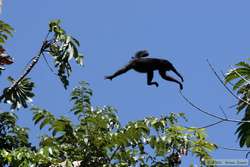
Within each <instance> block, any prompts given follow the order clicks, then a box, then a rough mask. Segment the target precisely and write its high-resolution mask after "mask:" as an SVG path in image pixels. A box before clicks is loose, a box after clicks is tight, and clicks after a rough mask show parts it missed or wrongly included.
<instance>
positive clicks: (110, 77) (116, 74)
mask: <svg viewBox="0 0 250 167" xmlns="http://www.w3.org/2000/svg"><path fill="white" fill-rule="evenodd" d="M130 69H132V63H129V64H127V65H126V66H124V67H123V68H121V69H119V70H118V71H116V72H115V73H114V74H112V75H108V76H105V79H110V80H112V79H113V78H115V77H117V76H118V75H121V74H123V73H125V72H127V71H128V70H130Z"/></svg>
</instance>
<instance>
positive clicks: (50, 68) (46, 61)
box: [42, 53, 56, 75]
mask: <svg viewBox="0 0 250 167" xmlns="http://www.w3.org/2000/svg"><path fill="white" fill-rule="evenodd" d="M42 55H43V59H44V61H45V63H46V64H47V66H48V68H49V70H50V71H51V72H52V73H53V74H55V75H56V73H55V72H54V70H53V69H52V67H51V66H50V65H49V62H48V60H47V59H46V57H45V55H44V54H43V53H42Z"/></svg>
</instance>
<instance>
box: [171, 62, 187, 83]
mask: <svg viewBox="0 0 250 167" xmlns="http://www.w3.org/2000/svg"><path fill="white" fill-rule="evenodd" d="M171 70H172V71H173V72H174V73H175V74H176V75H178V77H180V78H181V81H182V82H184V79H183V77H182V76H181V74H180V73H179V72H178V71H177V70H176V69H175V67H174V66H173V67H172V69H171Z"/></svg>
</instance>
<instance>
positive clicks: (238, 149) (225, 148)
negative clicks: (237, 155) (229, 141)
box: [217, 145, 250, 152]
mask: <svg viewBox="0 0 250 167" xmlns="http://www.w3.org/2000/svg"><path fill="white" fill-rule="evenodd" d="M217 147H218V148H220V149H224V150H229V151H242V152H249V151H250V149H240V148H229V147H223V146H218V145H217Z"/></svg>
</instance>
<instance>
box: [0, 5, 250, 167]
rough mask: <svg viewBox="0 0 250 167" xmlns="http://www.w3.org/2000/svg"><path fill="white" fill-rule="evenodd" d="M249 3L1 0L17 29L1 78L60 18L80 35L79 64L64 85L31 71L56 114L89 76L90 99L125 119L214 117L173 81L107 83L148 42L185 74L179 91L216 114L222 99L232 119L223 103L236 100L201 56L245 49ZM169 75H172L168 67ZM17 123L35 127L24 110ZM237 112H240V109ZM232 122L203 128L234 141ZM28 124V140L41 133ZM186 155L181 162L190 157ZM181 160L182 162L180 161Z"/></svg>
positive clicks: (131, 76) (214, 58)
mask: <svg viewBox="0 0 250 167" xmlns="http://www.w3.org/2000/svg"><path fill="white" fill-rule="evenodd" d="M249 5H250V2H249V1H247V0H242V1H233V0H220V1H218V0H210V1H200V0H189V1H170V0H158V1H145V0H126V1H117V0H106V1H97V0H83V1H62V0H61V1H59V0H53V1H51V0H43V1H32V0H26V1H7V0H6V1H4V7H3V13H2V19H3V20H4V21H6V22H8V23H9V24H11V25H12V26H13V27H14V28H15V30H16V32H15V34H14V37H13V38H11V39H10V40H9V41H8V43H7V45H6V48H7V50H8V51H9V53H10V54H11V55H12V56H13V57H14V58H15V62H16V63H15V64H13V65H12V66H10V67H9V68H8V71H6V72H5V73H4V74H3V75H2V76H1V78H0V80H1V83H2V86H3V87H4V86H6V85H7V84H8V83H7V82H6V81H5V78H6V77H7V76H8V75H14V77H17V76H18V75H20V74H21V71H22V70H23V67H24V66H25V65H26V64H27V62H28V61H29V60H30V59H31V57H32V56H34V55H35V54H36V53H37V52H38V49H39V47H40V45H41V41H42V39H43V38H44V36H45V35H46V32H47V29H48V26H47V25H48V22H49V21H50V20H52V19H61V20H62V26H63V27H64V28H65V29H66V30H67V32H68V33H70V34H71V35H72V36H74V37H76V38H77V39H79V41H80V42H81V47H80V50H81V51H82V53H83V54H84V56H85V67H84V68H81V67H78V66H76V65H74V66H73V74H72V76H71V82H70V87H69V89H68V90H67V91H65V90H64V89H63V86H62V85H61V83H60V82H59V81H58V79H57V78H56V77H55V76H54V75H53V74H52V73H51V72H50V71H49V69H48V67H47V65H46V64H45V62H43V61H41V62H40V63H39V64H38V65H37V66H36V67H35V68H34V70H33V72H32V73H31V74H30V77H31V78H32V79H33V80H34V81H35V82H36V88H35V92H36V95H37V96H36V97H35V98H34V102H33V103H34V104H35V105H38V106H41V107H44V108H46V109H48V110H49V111H51V112H53V113H55V114H56V115H65V116H70V115H71V114H70V113H69V112H68V111H69V108H70V106H71V104H70V103H69V102H68V99H69V98H68V97H69V94H70V91H71V90H72V88H73V87H74V86H76V85H77V83H78V82H79V81H81V80H86V81H88V82H89V83H90V86H91V88H92V89H93V91H94V96H93V99H92V101H93V104H94V105H99V106H102V105H112V106H114V107H115V108H116V109H117V110H118V115H119V117H120V119H121V121H122V123H123V124H125V123H126V122H127V121H130V120H137V119H143V118H144V117H146V116H161V115H165V114H168V113H170V112H184V113H186V116H187V117H188V119H189V122H188V123H186V125H188V126H203V125H206V124H209V123H212V122H214V121H216V120H214V119H213V118H208V117H207V116H204V115H203V114H201V113H199V112H197V111H195V110H194V109H193V108H191V107H190V106H189V105H188V104H187V103H186V102H185V101H184V100H183V99H182V97H181V96H180V94H179V92H178V85H176V84H174V83H169V82H166V81H164V80H163V79H161V78H160V77H159V76H158V74H156V75H155V79H154V80H156V81H158V83H159V84H160V86H159V88H155V87H154V86H151V87H150V86H147V85H146V76H145V75H143V74H139V73H136V72H133V71H131V72H128V73H126V74H124V75H123V76H121V77H119V78H116V79H114V80H113V81H112V82H110V81H107V80H104V76H105V75H107V74H111V73H113V72H114V71H115V70H117V69H118V68H120V67H121V66H123V65H124V64H125V63H127V61H129V59H130V57H131V56H133V54H134V53H135V52H136V51H138V50H141V49H147V50H148V51H149V52H150V54H151V55H152V57H160V58H165V59H168V60H170V61H171V62H172V63H173V64H174V65H175V67H176V68H177V69H178V71H180V73H181V74H182V75H183V77H184V80H185V82H184V90H183V93H184V94H185V95H186V96H188V97H190V98H191V99H192V101H193V102H195V103H196V104H197V105H199V106H201V107H203V108H204V109H206V110H208V111H210V112H212V113H215V114H219V115H223V114H222V113H221V111H220V110H219V106H222V107H223V108H224V109H225V110H226V113H227V115H228V116H229V117H231V118H237V116H235V110H234V109H229V108H228V107H229V106H230V105H232V104H235V103H236V100H235V99H234V98H233V97H232V96H231V95H230V94H229V93H228V92H227V91H226V90H225V89H224V87H223V86H221V85H220V83H219V81H218V80H217V79H216V78H215V76H214V75H213V73H212V72H211V70H210V69H209V66H208V64H207V63H206V59H209V60H210V62H211V63H212V64H213V65H214V66H215V68H216V70H218V71H220V70H222V71H224V72H226V71H227V70H228V69H229V68H230V65H233V64H235V63H237V62H239V61H242V60H246V59H247V58H248V57H249V55H250V22H249V17H250V10H249ZM171 75H173V76H174V74H171ZM18 115H19V116H20V120H19V122H20V124H22V125H24V126H28V127H33V123H32V121H31V116H30V112H28V110H22V111H18ZM238 118H241V117H240V116H239V117H238ZM235 129H236V124H234V123H223V124H220V125H218V126H214V127H212V128H209V129H207V133H208V139H209V140H211V141H212V142H215V143H217V144H218V145H221V146H225V147H234V148H237V147H238V143H237V137H236V136H235V135H234V131H235ZM42 134H43V133H42V131H41V132H40V131H38V130H37V128H32V129H31V140H32V141H33V142H34V143H35V142H37V137H39V136H40V135H42ZM213 156H214V158H224V159H225V158H228V159H230V158H244V157H245V153H244V152H232V151H226V150H221V149H220V150H218V151H216V152H215V153H214V154H213ZM193 159H194V157H193V158H186V159H185V163H187V162H195V161H193ZM185 163H184V164H185Z"/></svg>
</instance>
